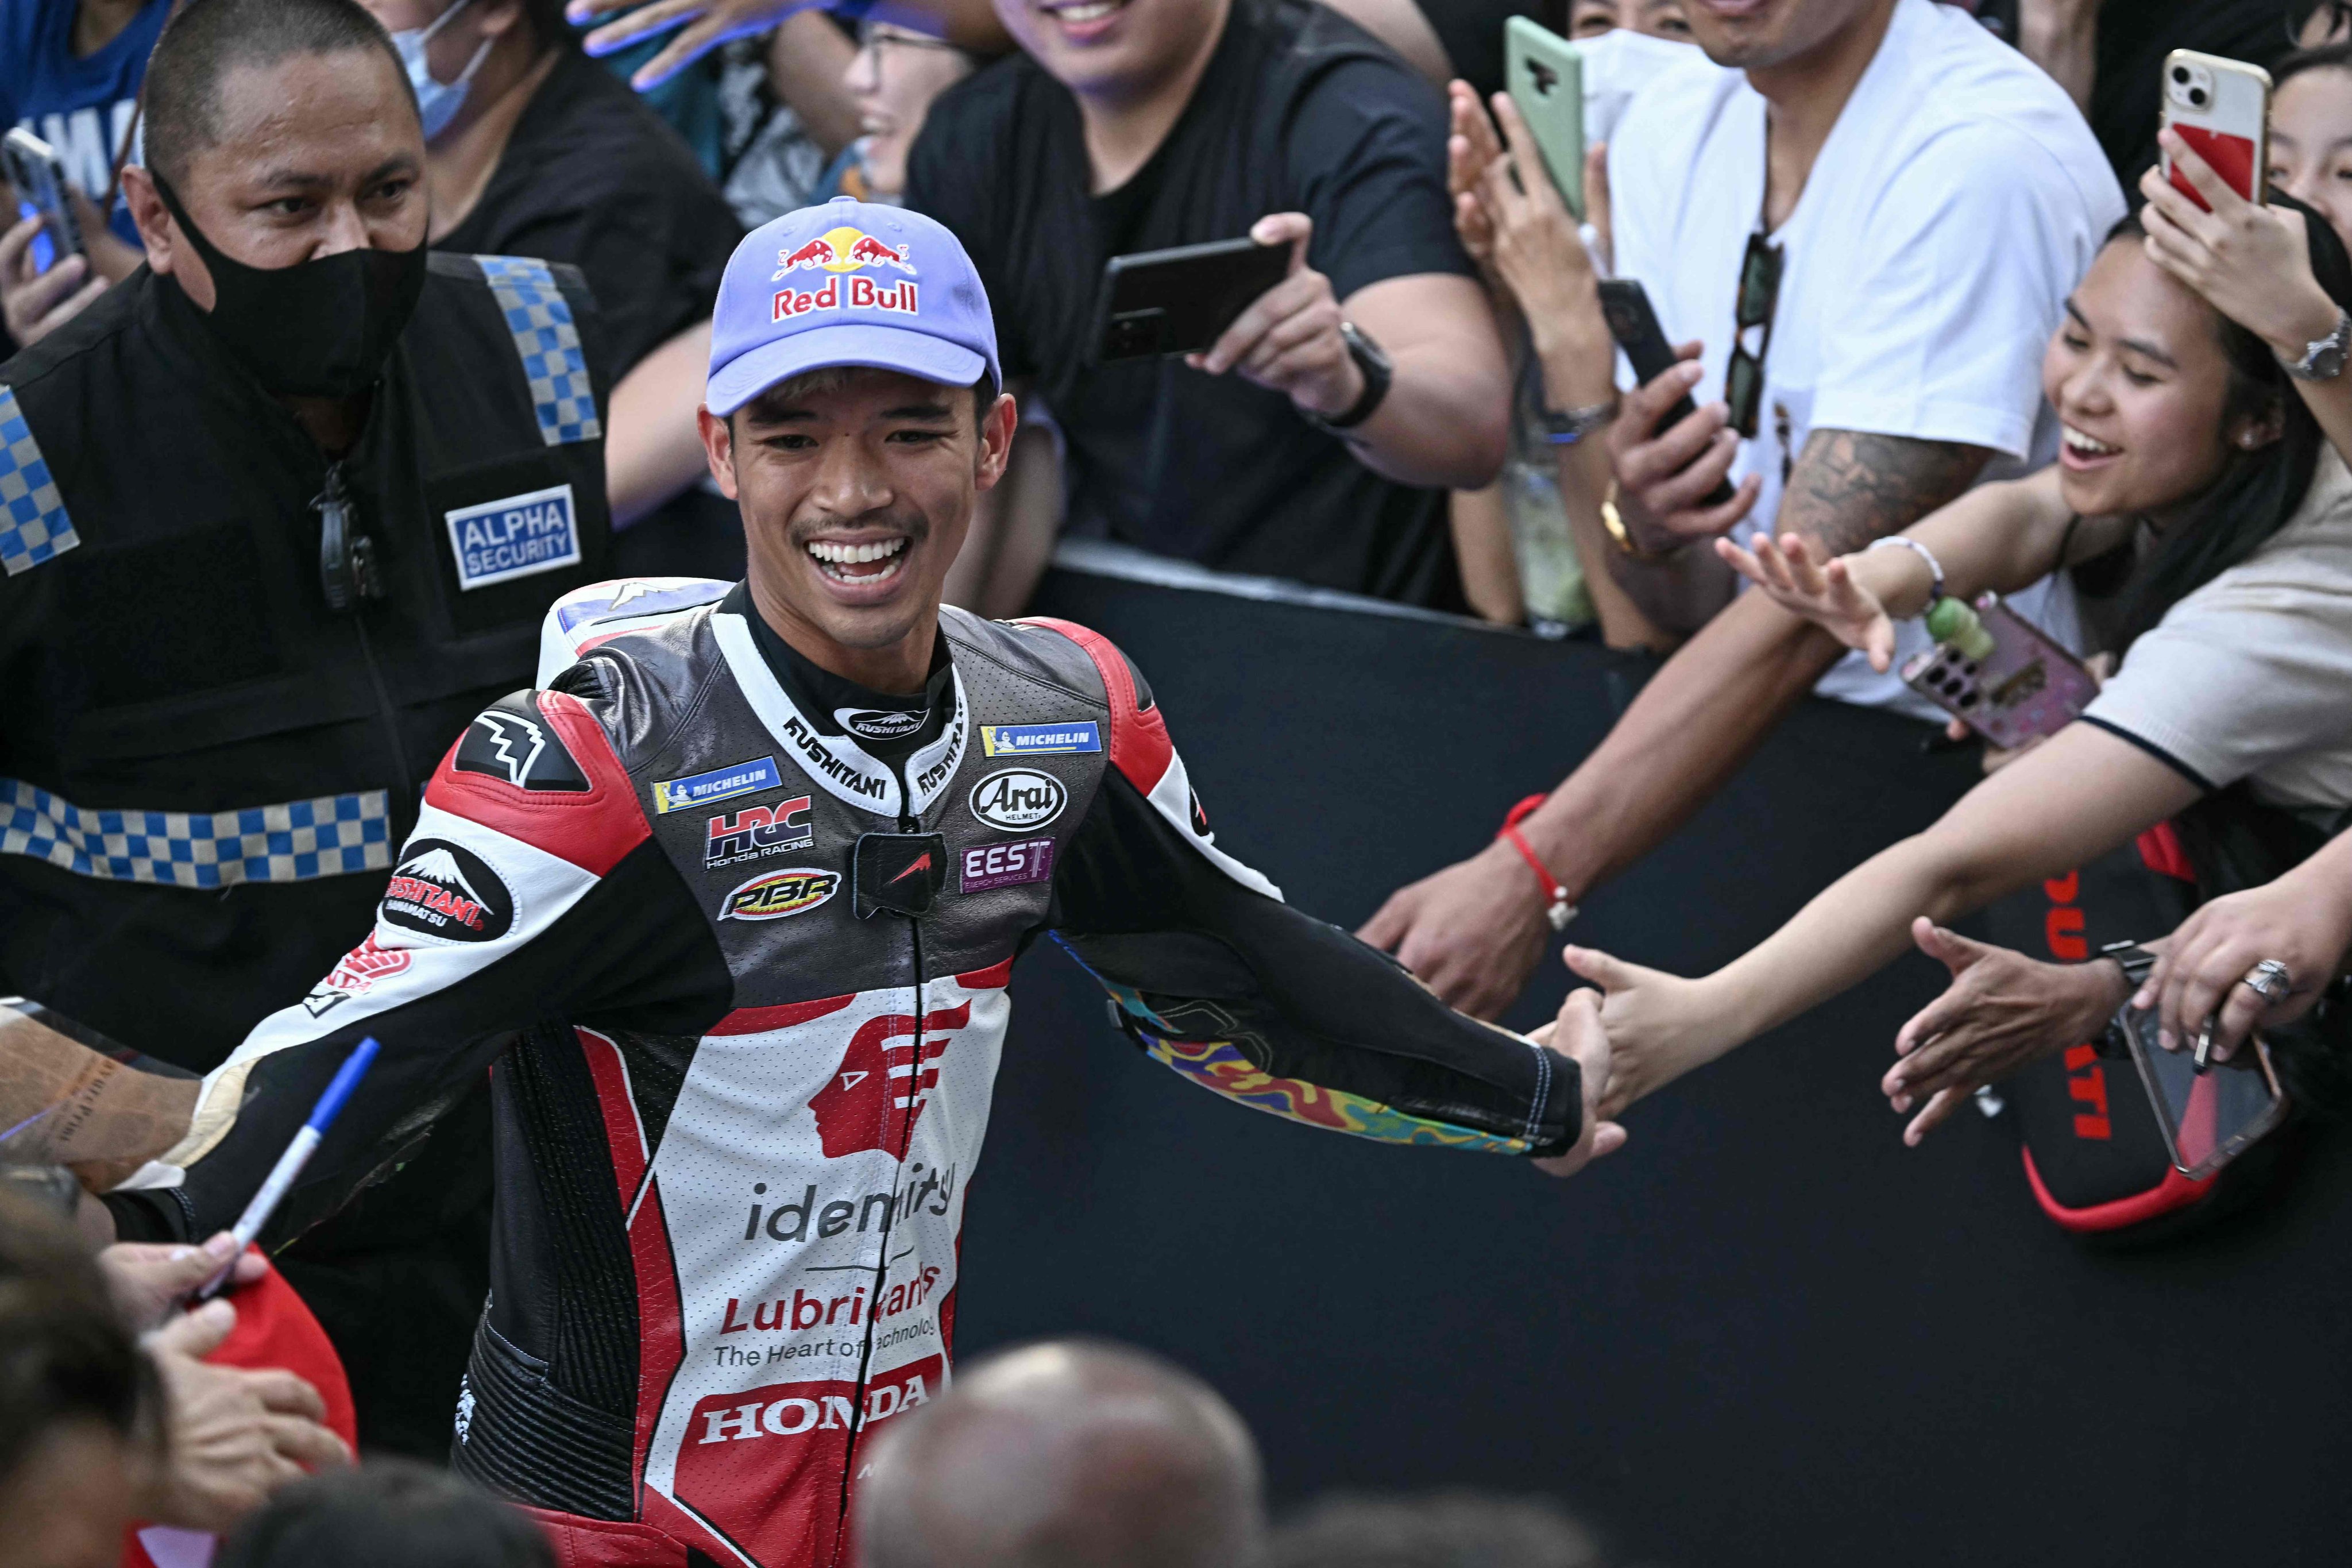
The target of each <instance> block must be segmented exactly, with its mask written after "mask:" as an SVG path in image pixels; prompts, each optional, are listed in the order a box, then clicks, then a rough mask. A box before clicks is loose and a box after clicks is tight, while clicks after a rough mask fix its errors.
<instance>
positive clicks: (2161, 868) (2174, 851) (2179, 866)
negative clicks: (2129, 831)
mask: <svg viewBox="0 0 2352 1568" xmlns="http://www.w3.org/2000/svg"><path fill="white" fill-rule="evenodd" d="M2139 858H2140V863H2141V864H2142V865H2144V866H2146V867H2147V868H2148V869H2149V870H2151V871H2154V872H2155V873H2156V874H2157V875H2158V876H2160V877H2170V878H2172V879H2174V880H2175V881H2180V882H2194V881H2195V880H2197V868H2195V867H2194V866H2191V865H2190V864H2189V853H2188V851H2187V850H2185V849H2183V848H2181V847H2180V836H2179V834H2177V833H2175V832H2174V831H2173V830H2172V824H2171V823H2169V822H2159V823H2158V824H2157V825H2156V826H2154V827H2151V828H2149V829H2148V830H2147V832H2146V833H2143V834H2141V835H2140V836H2139Z"/></svg>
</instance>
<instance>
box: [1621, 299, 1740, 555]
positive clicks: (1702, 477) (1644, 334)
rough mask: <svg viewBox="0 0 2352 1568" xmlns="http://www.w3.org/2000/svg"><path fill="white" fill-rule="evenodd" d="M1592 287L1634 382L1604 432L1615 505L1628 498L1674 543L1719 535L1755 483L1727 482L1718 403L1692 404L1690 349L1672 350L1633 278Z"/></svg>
mask: <svg viewBox="0 0 2352 1568" xmlns="http://www.w3.org/2000/svg"><path fill="white" fill-rule="evenodd" d="M1600 290H1601V318H1602V319H1603V320H1604V321H1607V323H1608V325H1609V335H1610V336H1611V337H1612V338H1614V339H1615V340H1616V342H1617V346H1618V347H1619V348H1621V349H1622V350H1624V351H1625V357H1626V359H1627V360H1628V361H1629V362H1631V363H1632V364H1633V374H1634V375H1635V377H1636V378H1638V379H1639V381H1640V382H1641V385H1640V386H1639V387H1638V388H1637V389H1636V390H1635V391H1634V392H1633V393H1631V394H1629V395H1627V396H1626V398H1625V399H1624V402H1623V406H1622V409H1621V411H1620V412H1619V414H1618V416H1617V420H1616V423H1615V424H1613V425H1612V426H1610V431H1609V447H1610V458H1611V462H1612V466H1613V467H1614V468H1615V469H1616V472H1617V477H1618V479H1619V481H1620V485H1621V503H1622V501H1631V502H1632V503H1633V506H1635V507H1636V508H1638V509H1639V510H1640V511H1641V512H1643V513H1644V514H1646V515H1647V516H1648V517H1650V518H1652V519H1654V520H1655V521H1656V523H1657V526H1658V527H1659V528H1661V529H1663V530H1664V531H1666V532H1668V533H1670V534H1672V535H1674V536H1675V538H1676V539H1677V540H1684V541H1687V540H1693V539H1701V538H1706V537H1708V536H1710V535H1714V534H1719V533H1721V532H1722V531H1724V530H1725V529H1727V528H1729V527H1730V526H1731V525H1732V524H1733V523H1735V522H1738V521H1739V520H1740V518H1742V517H1744V516H1745V515H1747V511H1748V507H1750V506H1752V505H1753V504H1754V503H1755V500H1756V492H1757V490H1758V489H1759V488H1760V487H1759V484H1758V482H1757V481H1756V480H1755V479H1753V478H1752V477H1751V478H1750V479H1746V480H1743V481H1742V482H1741V483H1740V485H1739V486H1738V488H1737V489H1735V488H1734V487H1733V485H1732V483H1731V479H1730V470H1731V465H1732V462H1733V460H1734V459H1735V458H1737V457H1738V453H1739V438H1738V436H1737V435H1736V434H1734V433H1733V432H1732V431H1730V430H1729V428H1728V427H1727V426H1726V425H1725V423H1724V415H1723V413H1722V412H1721V411H1720V410H1719V408H1711V409H1709V410H1707V411H1706V412H1702V411H1701V410H1700V409H1699V407H1698V405H1696V403H1695V402H1693V401H1692V398H1691V388H1692V386H1693V385H1694V384H1696V381H1697V375H1696V371H1695V367H1694V366H1693V365H1692V364H1690V363H1687V362H1689V361H1692V360H1695V359H1696V357H1697V353H1698V346H1697V345H1696V343H1692V344H1686V345H1685V346H1684V347H1683V348H1682V349H1679V350H1678V349H1676V348H1675V346H1674V345H1673V344H1671V343H1669V342H1667V341H1666V334H1665V332H1664V330H1663V329H1661V328H1660V327H1659V325H1658V317H1657V312H1656V311H1655V310H1653V309H1652V308H1651V306H1650V296H1649V292H1648V290H1646V289H1643V287H1642V285H1641V284H1640V283H1638V282H1635V281H1633V279H1622V278H1612V279H1602V280H1601V285H1600Z"/></svg>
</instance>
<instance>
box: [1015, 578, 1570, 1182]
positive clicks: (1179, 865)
mask: <svg viewBox="0 0 2352 1568" xmlns="http://www.w3.org/2000/svg"><path fill="white" fill-rule="evenodd" d="M1044 624H1045V625H1048V626H1052V627H1053V628H1054V629H1055V630H1057V631H1061V632H1063V633H1065V634H1066V635H1069V636H1071V637H1073V640H1076V641H1077V642H1079V643H1080V644H1081V646H1083V647H1086V648H1087V652H1088V653H1089V654H1090V655H1091V656H1092V657H1093V658H1094V660H1095V662H1096V665H1097V668H1098V669H1099V670H1100V671H1101V673H1102V675H1103V678H1104V685H1105V687H1106V689H1107V690H1108V700H1109V702H1110V705H1111V723H1110V727H1111V738H1110V739H1111V743H1110V752H1111V765H1110V767H1109V768H1108V770H1107V771H1106V773H1105V775H1104V778H1103V782H1102V784H1101V786H1100V788H1099V789H1098V790H1097V793H1096V795H1095V798H1094V801H1093V802H1092V804H1091V805H1089V807H1088V809H1087V816H1086V819H1085V820H1084V822H1082V823H1081V824H1080V826H1079V827H1078V829H1077V831H1076V833H1075V834H1073V835H1072V836H1071V837H1070V839H1069V840H1068V842H1067V843H1066V846H1065V847H1063V849H1062V850H1061V852H1060V857H1059V858H1058V860H1057V862H1056V864H1055V868H1054V896H1053V902H1052V906H1051V909H1050V910H1049V913H1048V917H1047V919H1048V921H1049V924H1050V928H1051V935H1052V936H1053V938H1054V940H1055V942H1058V943H1059V944H1060V945H1061V946H1062V947H1063V948H1064V949H1065V950H1066V951H1067V952H1069V953H1070V954H1071V956H1073V957H1074V958H1076V960H1077V961H1078V962H1079V963H1081V964H1082V965H1084V966H1085V968H1086V969H1087V973H1090V974H1092V975H1093V976H1094V977H1095V978H1096V979H1097V981H1098V982H1100V983H1101V984H1102V985H1103V987H1104V988H1105V989H1106V990H1108V992H1109V993H1110V994H1111V997H1112V999H1113V1001H1114V1002H1115V1003H1116V1004H1117V1010H1118V1023H1119V1026H1120V1028H1121V1029H1123V1030H1124V1031H1125V1032H1126V1033H1127V1035H1128V1037H1129V1038H1130V1039H1131V1040H1133V1041H1134V1043H1135V1044H1136V1046H1137V1047H1139V1049H1141V1050H1142V1051H1143V1052H1144V1053H1145V1054H1146V1055H1148V1056H1150V1058H1152V1059H1154V1060H1155V1061H1158V1062H1160V1063H1161V1064H1162V1065H1164V1066H1166V1067H1169V1068H1173V1069H1174V1070H1175V1071H1177V1072H1179V1073H1181V1074H1182V1075H1183V1076H1185V1077H1186V1078H1189V1079H1192V1081H1193V1082H1195V1083H1197V1084H1199V1085H1201V1086H1202V1088H1205V1089H1212V1090H1213V1091H1215V1092H1216V1093H1219V1094H1222V1095H1224V1096H1226V1097H1227V1098H1229V1099H1232V1100H1237V1101H1239V1102H1240V1103H1242V1104H1244V1105H1249V1106H1253V1107H1255V1108H1256V1109H1258V1110H1267V1111H1272V1112H1273V1113H1275V1114H1276V1115H1279V1116H1283V1117H1286V1118H1287V1119H1289V1120H1292V1121H1302V1122H1305V1123H1307V1125H1310V1126H1317V1127H1323V1128H1327V1129H1329V1130H1331V1131H1340V1132H1352V1133H1355V1134H1356V1135H1358V1136H1360V1137H1366V1138H1372V1139H1377V1140H1380V1141H1381V1142H1395V1143H1409V1144H1423V1145H1431V1146H1438V1147H1448V1148H1460V1149H1475V1150H1483V1151H1488V1152H1496V1153H1507V1154H1532V1155H1535V1156H1538V1157H1539V1158H1546V1159H1558V1158H1560V1157H1563V1156H1567V1157H1570V1158H1575V1157H1577V1156H1578V1155H1579V1152H1580V1151H1581V1152H1583V1153H1584V1154H1586V1155H1589V1154H1590V1153H1591V1152H1592V1144H1593V1141H1594V1139H1595V1138H1596V1136H1597V1131H1596V1129H1595V1127H1594V1125H1593V1123H1594V1119H1593V1118H1591V1117H1590V1116H1588V1115H1587V1114H1586V1101H1587V1098H1588V1097H1587V1095H1586V1092H1585V1074H1584V1073H1583V1072H1582V1071H1581V1070H1580V1066H1579V1064H1578V1062H1577V1061H1576V1060H1574V1059H1571V1058H1568V1057H1564V1056H1562V1055H1560V1054H1559V1053H1558V1052H1556V1051H1554V1050H1551V1049H1549V1048H1547V1047H1543V1046H1539V1045H1538V1044H1536V1043H1534V1042H1533V1041H1531V1040H1528V1039H1526V1038H1524V1037H1521V1036H1518V1035H1515V1034H1511V1033H1509V1032H1508V1031H1507V1030H1503V1029H1498V1028H1496V1027H1495V1026H1492V1025H1489V1024H1482V1023H1479V1022H1478V1021H1477V1020H1475V1019H1473V1018H1467V1017H1465V1016H1462V1015H1461V1014H1459V1013H1456V1012H1454V1011H1453V1010H1452V1009H1451V1008H1449V1007H1447V1006H1446V1005H1444V1003H1443V1002H1440V1001H1439V1000H1438V999H1437V998H1436V997H1435V996H1433V995H1432V994H1430V993H1429V992H1428V991H1427V990H1425V989H1424V988H1423V987H1422V986H1420V985H1418V984H1415V983H1414V982H1413V979H1412V976H1411V975H1409V974H1407V973H1405V972H1404V971H1403V970H1402V969H1401V968H1399V967H1398V966H1397V964H1396V963H1395V961H1394V960H1392V959H1391V958H1389V957H1388V956H1387V955H1385V954H1383V953H1381V952H1376V951H1375V950H1373V949H1371V948H1370V947H1367V946H1365V945H1364V944H1363V943H1362V942H1358V941H1356V940H1355V939H1354V938H1353V937H1351V936H1349V935H1348V934H1347V933H1346V932H1345V931H1340V930H1339V929H1338V928H1337V927H1334V926H1330V925H1327V924H1325V923H1324V922H1323V921H1318V920H1316V919H1314V918H1313V917H1312V916H1310V915H1307V914H1305V913H1302V912H1301V911H1299V910H1295V909H1293V908H1291V907H1290V906H1289V905H1288V904H1286V903H1284V902H1283V901H1282V897H1281V894H1280V892H1279V891H1278V890H1277V889H1276V888H1275V887H1274V885H1273V884H1272V883H1270V882H1268V881H1266V879H1265V878H1264V877H1262V876H1260V875H1258V874H1257V873H1256V872H1255V871H1254V870H1252V869H1250V868H1248V867H1246V866H1244V865H1243V864H1242V863H1241V862H1239V861H1237V860H1235V859H1234V858H1232V857H1231V856H1229V855H1226V854H1225V853H1224V852H1223V851H1222V850H1220V849H1218V848H1217V847H1216V846H1215V844H1214V842H1213V836H1212V835H1211V834H1210V832H1209V830H1208V827H1207V824H1206V820H1205V818H1204V816H1202V813H1201V811H1200V809H1199V805H1198V803H1197V801H1195V799H1194V798H1193V795H1192V787H1191V784H1190V782H1189V779H1188V777H1187V775H1186V773H1185V771H1184V763H1183V760H1182V759H1181V757H1179V756H1178V755H1177V754H1176V752H1175V749H1174V747H1173V746H1172V745H1171V743H1170V742H1169V740H1168V733H1167V730H1166V728H1165V727H1164V726H1163V725H1162V724H1161V722H1160V713H1159V710H1158V709H1157V707H1156V706H1155V705H1154V704H1153V703H1152V701H1151V697H1150V691H1149V689H1146V688H1145V687H1144V686H1143V685H1142V683H1141V680H1140V678H1139V676H1138V675H1137V673H1136V672H1135V670H1134V668H1133V667H1132V666H1131V665H1129V663H1128V662H1127V660H1126V658H1125V657H1124V656H1123V655H1121V654H1120V653H1119V651H1118V649H1117V648H1116V647H1112V646H1111V644H1110V643H1109V642H1108V641H1107V640H1105V639H1103V638H1101V637H1097V636H1095V635H1094V634H1092V633H1089V632H1086V631H1084V630H1083V629H1082V628H1078V627H1074V626H1066V625H1065V624H1063V623H1057V622H1048V623H1044ZM1562 1044H1563V1045H1571V1044H1572V1045H1574V1046H1575V1047H1577V1048H1578V1049H1580V1050H1581V1051H1583V1052H1585V1053H1586V1054H1587V1055H1589V1056H1591V1057H1592V1058H1593V1061H1594V1065H1595V1067H1596V1068H1598V1069H1599V1070H1598V1071H1596V1072H1595V1074H1594V1075H1593V1077H1594V1078H1595V1079H1596V1080H1597V1079H1599V1078H1601V1077H1603V1076H1605V1072H1606V1039H1605V1037H1602V1036H1600V1035H1598V1033H1597V1032H1592V1031H1578V1032H1576V1037H1575V1038H1574V1039H1573V1040H1563V1041H1562ZM1594 1092H1596V1093H1597V1092H1598V1086H1597V1082H1596V1084H1595V1086H1594Z"/></svg>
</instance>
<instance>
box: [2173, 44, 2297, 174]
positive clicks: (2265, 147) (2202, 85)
mask: <svg viewBox="0 0 2352 1568" xmlns="http://www.w3.org/2000/svg"><path fill="white" fill-rule="evenodd" d="M2270 118H2271V73H2270V72H2268V71H2266V70H2264V69H2263V68H2262V67H2260V66H2250V65H2247V64H2246V63H2245V62H2244V61H2242V60H2231V59H2223V58H2221V56H2219V55H2205V54H2200V53H2198V52H2197V51H2196V50H2195V49H2175V50H2173V51H2172V53H2170V54H2169V55H2167V56H2166V57H2165V59H2164V115H2163V119H2164V123H2165V124H2166V125H2168V126H2169V127H2170V128H2171V129H2172V130H2173V131H2175V132H2179V136H2180V139H2181V140H2182V141H2184V142H2188V143H2189V146H2190V147H2191V148H2192V149H2194V150H2195V152H2196V153H2197V155H2198V156H2199V157H2200V158H2202V159H2204V160H2205V162H2206V163H2209V164H2210V165H2211V166H2212V169H2213V172H2214V173H2215V174H2219V175H2221V179H2222V181H2223V182H2224V183H2225V184H2228V185H2229V187H2230V188H2231V190H2233V191H2235V192H2237V193H2238V195H2242V196H2243V197H2245V199H2246V200H2248V201H2250V202H2252V203H2253V204H2254V205H2256V206H2260V205H2263V196H2264V194H2265V193H2264V190H2263V172H2264V169H2265V167H2266V166H2267V165H2268V163H2269V162H2270ZM2163 168H2164V177H2165V178H2166V179H2168V180H2169V181H2171V182H2172V184H2173V186H2174V188H2175V189H2177V190H2179V192H2180V194H2181V195H2185V196H2187V197H2188V198H2189V200H2190V201H2193V202H2195V203H2196V204H2197V205H2199V206H2200V207H2203V208H2205V210H2206V211H2208V212H2210V211H2211V210H2212V207H2211V205H2210V203H2208V202H2207V201H2206V200H2205V197H2204V196H2203V195H2201V194H2200V192H2199V191H2198V189H2197V187H2196V186H2195V185H2193V184H2190V183H2189V178H2188V176H2187V175H2186V174H2182V173H2181V172H2180V171H2179V169H2176V168H2174V167H2173V164H2172V154H2171V153H2165V154H2163Z"/></svg>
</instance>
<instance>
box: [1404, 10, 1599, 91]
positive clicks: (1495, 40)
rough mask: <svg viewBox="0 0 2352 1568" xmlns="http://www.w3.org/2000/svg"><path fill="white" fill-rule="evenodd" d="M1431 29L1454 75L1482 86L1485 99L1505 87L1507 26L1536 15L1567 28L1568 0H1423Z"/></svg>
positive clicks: (1553, 26) (1556, 27)
mask: <svg viewBox="0 0 2352 1568" xmlns="http://www.w3.org/2000/svg"><path fill="white" fill-rule="evenodd" d="M1420 5H1421V14H1422V16H1423V17H1425V18H1427V19H1428V22H1429V27H1430V31H1432V32H1433V33H1435V34H1436V35H1437V41H1438V42H1439V43H1440V44H1443V45H1444V47H1445V58H1447V59H1448V60H1450V61H1452V62H1453V64H1454V75H1455V76H1458V77H1460V78H1461V79H1463V80H1465V81H1466V82H1468V83H1469V84H1470V85H1471V86H1472V87H1475V88H1476V89H1478V96H1479V98H1480V99H1481V100H1484V99H1485V98H1486V97H1487V96H1488V95H1489V94H1492V93H1497V92H1500V91H1502V90H1503V25H1504V24H1505V23H1506V22H1508V21H1509V20H1510V19H1511V18H1512V17H1514V16H1532V17H1534V18H1535V19H1536V20H1537V21H1538V22H1541V23H1542V24H1543V25H1544V26H1547V27H1549V28H1551V29H1553V30H1554V31H1555V32H1558V31H1561V30H1563V29H1562V27H1561V23H1562V20H1563V16H1561V15H1555V13H1565V12H1566V11H1567V9H1568V7H1567V5H1566V4H1565V0H1561V3H1559V4H1543V3H1540V0H1420Z"/></svg>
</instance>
